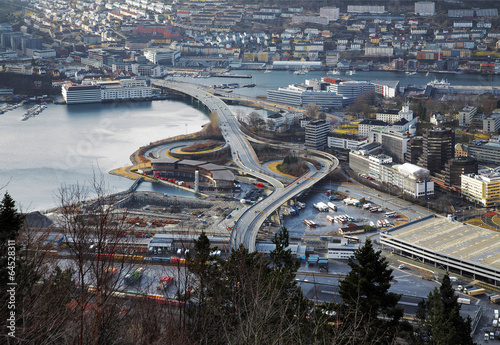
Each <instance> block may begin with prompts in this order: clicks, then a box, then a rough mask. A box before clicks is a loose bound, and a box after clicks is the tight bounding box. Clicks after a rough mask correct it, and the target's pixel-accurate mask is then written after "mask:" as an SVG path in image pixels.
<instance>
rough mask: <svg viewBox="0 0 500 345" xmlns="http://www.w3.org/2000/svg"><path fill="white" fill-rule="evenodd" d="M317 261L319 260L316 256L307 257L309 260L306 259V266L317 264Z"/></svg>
mask: <svg viewBox="0 0 500 345" xmlns="http://www.w3.org/2000/svg"><path fill="white" fill-rule="evenodd" d="M318 260H319V256H318V255H309V258H307V264H309V265H316V264H317V263H318Z"/></svg>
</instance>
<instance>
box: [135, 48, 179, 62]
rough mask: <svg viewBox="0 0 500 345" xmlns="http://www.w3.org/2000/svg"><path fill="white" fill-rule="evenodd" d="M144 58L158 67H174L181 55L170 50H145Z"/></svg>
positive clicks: (176, 51)
mask: <svg viewBox="0 0 500 345" xmlns="http://www.w3.org/2000/svg"><path fill="white" fill-rule="evenodd" d="M144 56H145V57H146V59H147V60H149V61H151V62H152V63H154V64H156V65H166V66H174V65H175V61H176V60H177V59H178V58H180V57H181V53H180V51H178V50H172V49H168V48H147V49H144Z"/></svg>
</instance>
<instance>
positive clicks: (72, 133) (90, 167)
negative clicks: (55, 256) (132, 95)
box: [0, 100, 208, 211]
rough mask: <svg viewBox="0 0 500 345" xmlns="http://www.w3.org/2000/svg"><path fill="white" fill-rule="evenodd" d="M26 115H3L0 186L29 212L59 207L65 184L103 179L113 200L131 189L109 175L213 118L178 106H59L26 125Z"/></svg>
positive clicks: (147, 187) (123, 180) (0, 117)
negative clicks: (144, 149)
mask: <svg viewBox="0 0 500 345" xmlns="http://www.w3.org/2000/svg"><path fill="white" fill-rule="evenodd" d="M27 108H28V106H26V107H20V108H18V109H16V110H13V111H10V112H7V113H5V114H3V115H0V157H2V164H1V165H0V186H2V187H3V186H5V187H4V189H3V190H2V194H3V192H4V191H8V192H9V193H10V194H11V196H12V197H13V198H14V199H15V200H16V201H17V202H18V204H19V206H20V207H21V209H22V210H23V211H32V210H39V209H47V208H51V207H54V206H56V205H58V201H57V199H58V198H57V192H58V189H59V188H60V187H61V185H62V184H76V183H79V184H86V185H88V184H89V182H90V181H92V180H93V177H94V175H95V176H97V179H98V180H100V179H101V178H102V179H103V181H104V183H105V184H106V187H107V189H108V190H109V191H110V192H116V191H121V190H125V189H128V188H129V187H130V186H131V184H132V181H131V180H129V179H126V178H123V177H119V176H114V175H109V174H108V172H109V171H110V170H113V169H115V168H119V167H122V166H128V165H131V162H130V159H129V157H130V155H131V154H132V153H133V152H134V151H135V150H137V149H138V148H139V147H140V146H143V145H146V144H149V143H150V142H152V141H155V140H159V139H164V138H168V137H171V136H175V135H179V134H184V133H186V132H188V133H192V132H196V131H198V130H200V129H201V126H202V125H203V124H205V123H207V122H208V116H207V115H206V114H205V113H204V112H202V111H201V110H199V109H196V108H193V107H191V106H190V105H189V104H186V103H182V102H175V101H169V100H165V101H155V102H137V103H110V104H85V105H72V106H66V105H54V104H49V105H48V108H47V109H45V110H44V111H43V112H42V113H40V114H39V115H37V116H36V117H33V118H30V119H28V120H27V121H21V118H22V116H23V114H24V113H25V112H26V109H27ZM140 189H141V190H151V191H153V190H154V191H160V192H168V193H175V194H182V193H180V192H179V191H178V190H177V189H175V188H170V189H169V188H166V187H160V186H152V185H151V184H149V183H144V184H143V185H142V186H141V188H140Z"/></svg>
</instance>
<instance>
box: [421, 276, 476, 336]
mask: <svg viewBox="0 0 500 345" xmlns="http://www.w3.org/2000/svg"><path fill="white" fill-rule="evenodd" d="M457 299H458V296H457V295H455V291H454V290H453V287H452V285H451V282H450V277H449V275H448V273H446V274H445V276H444V278H443V281H442V283H441V286H440V287H439V289H438V288H434V290H433V291H432V292H431V293H429V296H428V299H427V302H421V303H419V312H418V314H419V316H420V318H422V317H424V322H423V326H422V329H423V333H427V334H429V335H430V336H431V338H432V341H433V343H434V344H436V345H447V344H461V345H472V344H474V342H473V341H472V338H471V336H470V333H471V319H470V318H469V317H467V319H464V318H463V317H461V316H460V304H459V303H458V302H457Z"/></svg>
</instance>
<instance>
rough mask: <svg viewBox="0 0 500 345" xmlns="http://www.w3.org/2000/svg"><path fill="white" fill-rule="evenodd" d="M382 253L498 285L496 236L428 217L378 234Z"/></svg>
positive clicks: (499, 261)
mask: <svg viewBox="0 0 500 345" xmlns="http://www.w3.org/2000/svg"><path fill="white" fill-rule="evenodd" d="M380 242H381V244H382V247H383V249H387V250H390V251H391V252H393V253H395V254H398V255H401V256H404V257H407V258H411V259H413V260H416V261H417V262H421V263H424V264H428V265H431V266H434V267H439V268H441V269H444V270H446V271H449V272H452V273H456V274H459V275H461V276H466V277H470V278H471V279H477V280H481V281H484V282H487V283H490V284H493V285H499V284H500V252H499V251H498V248H500V234H499V233H498V232H495V231H491V230H487V229H484V228H481V227H479V226H474V225H470V224H467V223H462V222H455V221H451V220H448V219H446V218H445V217H441V216H437V215H430V216H427V217H423V218H421V219H417V220H414V221H412V222H409V223H407V224H404V225H400V226H397V227H395V228H393V229H389V230H385V231H383V232H382V233H380Z"/></svg>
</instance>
